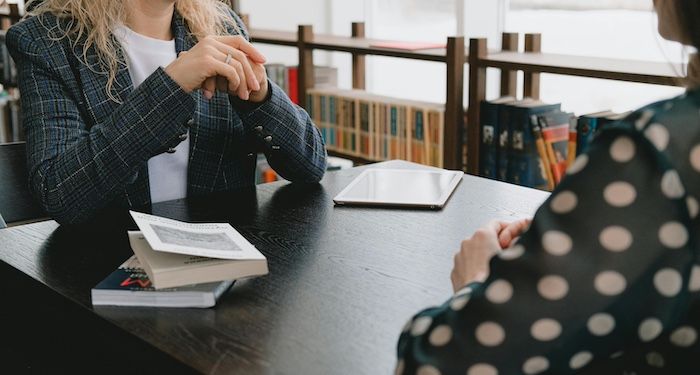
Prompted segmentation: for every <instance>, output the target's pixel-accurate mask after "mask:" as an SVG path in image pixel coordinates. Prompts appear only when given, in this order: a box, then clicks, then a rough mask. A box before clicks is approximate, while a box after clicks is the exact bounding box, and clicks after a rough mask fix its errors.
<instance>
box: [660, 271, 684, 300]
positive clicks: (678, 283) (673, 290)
mask: <svg viewBox="0 0 700 375" xmlns="http://www.w3.org/2000/svg"><path fill="white" fill-rule="evenodd" d="M654 286H655V287H656V290H657V291H658V292H659V293H660V294H661V295H662V296H664V297H674V296H676V295H678V293H680V291H681V288H683V277H682V276H681V274H680V272H678V271H676V270H674V269H672V268H664V269H662V270H659V271H658V272H656V274H655V275H654Z"/></svg>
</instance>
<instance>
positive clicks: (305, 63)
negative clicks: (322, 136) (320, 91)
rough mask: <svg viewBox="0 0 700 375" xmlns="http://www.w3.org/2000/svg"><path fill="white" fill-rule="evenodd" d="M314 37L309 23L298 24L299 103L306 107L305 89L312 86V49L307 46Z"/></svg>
mask: <svg viewBox="0 0 700 375" xmlns="http://www.w3.org/2000/svg"><path fill="white" fill-rule="evenodd" d="M313 38H314V29H313V26H311V25H301V26H299V33H298V42H297V47H298V48H299V76H298V81H299V88H298V93H299V105H300V106H301V107H302V108H306V91H307V90H308V89H310V88H313V87H314V51H313V50H312V49H311V48H309V47H308V46H307V43H309V42H311V41H312V40H313Z"/></svg>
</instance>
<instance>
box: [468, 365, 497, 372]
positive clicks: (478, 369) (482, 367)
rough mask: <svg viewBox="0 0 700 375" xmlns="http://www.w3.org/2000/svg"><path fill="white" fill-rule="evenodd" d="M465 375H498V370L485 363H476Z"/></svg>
mask: <svg viewBox="0 0 700 375" xmlns="http://www.w3.org/2000/svg"><path fill="white" fill-rule="evenodd" d="M467 375H498V370H496V368H495V367H493V366H491V365H489V364H487V363H477V364H475V365H474V366H472V367H470V368H469V370H467Z"/></svg>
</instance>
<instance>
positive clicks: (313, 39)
mask: <svg viewBox="0 0 700 375" xmlns="http://www.w3.org/2000/svg"><path fill="white" fill-rule="evenodd" d="M251 36H252V39H253V41H254V42H257V43H266V44H273V45H282V46H290V47H296V48H298V49H299V56H300V59H299V61H300V66H301V67H303V69H300V77H303V79H301V80H300V85H299V97H300V98H302V100H303V98H305V97H306V90H307V88H308V87H313V78H311V77H312V76H313V70H312V67H313V54H312V52H313V51H314V50H325V51H337V52H347V53H351V54H352V55H353V88H355V89H364V88H365V87H364V86H365V85H364V76H365V69H364V66H365V64H364V56H367V55H374V56H386V57H396V58H405V59H412V60H420V61H433V62H441V63H446V65H447V77H446V78H447V102H446V106H445V107H446V109H445V116H446V118H445V140H446V143H445V167H447V168H451V169H460V168H462V169H464V168H466V171H467V172H469V173H472V174H478V173H479V170H478V160H479V139H480V137H481V134H480V128H479V127H480V120H481V113H480V109H479V108H480V104H481V102H482V101H483V100H485V99H486V81H487V68H496V69H498V70H500V71H501V94H502V95H504V96H520V95H519V94H520V93H522V96H523V97H531V98H535V99H539V96H540V80H541V79H540V75H541V73H550V74H559V75H570V76H579V77H587V78H600V79H609V80H616V81H626V82H637V83H645V84H655V85H666V86H681V85H682V81H681V80H680V79H679V78H680V77H679V76H678V75H679V74H680V72H682V71H683V69H682V67H681V66H679V65H677V64H676V65H674V64H670V63H663V62H649V61H635V60H624V59H610V58H601V57H587V56H573V55H562V54H551V53H542V52H541V50H542V37H541V35H540V34H526V35H525V52H519V51H518V40H519V35H518V34H515V33H504V34H503V40H502V46H501V51H488V50H487V47H486V45H487V43H486V40H485V39H483V38H481V39H471V40H470V41H469V47H468V48H466V47H465V46H464V38H462V37H459V38H449V39H448V43H447V46H448V47H447V48H442V49H435V50H421V51H406V50H395V49H387V48H377V47H373V45H376V44H378V43H386V42H387V41H383V40H375V39H368V38H365V37H364V36H365V34H364V25H363V24H360V23H356V24H353V36H352V37H344V36H331V35H317V34H314V33H313V29H312V28H311V27H310V26H300V27H299V30H298V32H280V31H271V30H261V29H252V30H251ZM470 55H471V56H470ZM464 64H469V79H468V82H469V93H470V97H469V109H468V111H469V115H468V116H467V119H468V125H467V126H466V127H465V126H464V124H463V121H464V116H463V113H464V112H463V111H464V108H463V107H462V103H463V89H464V82H465V81H466V80H465V77H464V75H463V65H464ZM518 71H522V72H524V74H525V76H524V78H525V79H524V81H523V87H522V91H520V90H518V87H517V86H518V81H517V72H518ZM303 104H304V103H302V105H303ZM464 132H466V133H467V157H466V160H464V158H463V156H462V155H463V154H462V150H463V147H464V144H463V143H462V140H463V139H464V138H463V134H464ZM331 154H335V155H338V156H341V157H349V155H343V154H341V153H337V152H331ZM349 158H350V159H353V160H356V161H358V158H356V157H349ZM359 162H368V163H369V162H374V161H372V160H359Z"/></svg>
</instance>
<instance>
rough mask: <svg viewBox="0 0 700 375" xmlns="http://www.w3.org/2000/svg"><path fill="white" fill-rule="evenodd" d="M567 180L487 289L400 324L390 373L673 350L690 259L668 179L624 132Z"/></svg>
mask: <svg viewBox="0 0 700 375" xmlns="http://www.w3.org/2000/svg"><path fill="white" fill-rule="evenodd" d="M569 174H570V175H569V176H568V177H567V178H566V179H564V181H563V182H562V183H561V185H560V187H558V189H557V190H556V191H555V192H554V193H553V194H552V195H551V196H550V198H549V199H548V200H547V201H546V203H545V204H544V205H543V206H542V207H541V208H540V209H539V210H538V212H537V213H536V215H535V217H534V221H533V223H532V225H531V227H530V228H529V230H528V231H527V232H526V233H525V234H524V235H523V236H522V237H521V239H520V240H519V242H518V243H517V245H515V246H514V247H513V248H512V249H509V250H505V251H504V252H503V253H502V254H500V256H499V257H494V259H493V260H492V261H491V275H490V277H489V278H488V279H487V281H486V282H484V283H473V284H471V285H467V286H466V287H465V288H464V289H462V290H461V291H460V292H458V293H456V294H455V295H454V296H453V297H452V298H450V299H449V300H447V301H446V302H445V303H444V304H443V305H442V306H438V307H435V308H431V309H428V310H425V311H423V312H421V313H419V314H418V315H416V316H415V317H414V318H413V319H412V320H411V321H410V322H409V323H408V324H407V325H406V327H405V328H404V331H403V332H402V333H401V338H400V341H399V344H398V369H397V373H406V374H414V373H419V374H440V373H442V374H497V373H498V374H515V373H525V374H537V373H543V372H546V373H552V374H570V373H578V371H579V370H581V369H583V368H586V369H591V368H592V367H596V366H602V368H607V369H611V368H616V363H619V362H615V361H619V358H620V357H625V358H627V359H629V358H635V360H634V361H632V362H634V363H642V364H644V365H647V362H648V361H652V362H655V364H656V365H658V364H659V363H661V364H663V358H669V357H670V354H671V353H673V351H678V350H683V348H681V347H678V346H673V345H672V344H671V341H673V339H671V340H669V333H670V332H671V331H672V330H673V329H674V327H675V326H676V325H678V324H679V321H681V320H682V319H683V311H684V306H686V305H685V304H686V302H687V301H688V299H689V293H690V292H689V291H688V289H687V288H686V287H685V286H686V285H688V280H689V278H690V274H691V267H692V265H693V264H694V262H695V259H694V254H693V250H692V248H691V245H690V242H691V241H690V240H689V233H690V232H689V231H690V230H691V229H690V228H689V224H688V223H689V222H690V220H689V219H688V216H689V214H688V212H689V211H688V209H687V207H688V206H687V205H686V204H685V193H684V187H683V184H682V182H681V180H680V178H679V177H678V173H677V172H676V171H675V170H674V169H673V168H670V167H669V166H665V165H662V163H660V162H659V159H658V152H657V151H656V150H655V149H654V146H653V145H652V144H651V143H650V142H649V141H648V140H647V139H645V136H644V135H643V134H642V133H641V132H638V131H634V130H633V129H628V130H613V131H606V132H605V133H603V135H602V136H601V137H599V139H598V140H597V141H596V142H595V143H594V145H593V146H592V149H591V152H590V153H589V154H588V155H583V156H581V157H580V158H579V159H578V160H577V161H576V163H575V164H573V165H572V167H571V168H570V172H569ZM695 214H697V212H696V213H695ZM651 345H654V346H653V347H652V346H651ZM623 350H624V353H622V351H623ZM665 350H667V351H665ZM649 353H652V354H653V355H651V357H649V356H650V354H649ZM667 355H669V357H666V356H667ZM637 357H639V360H637ZM666 362H667V363H666V365H667V366H668V365H669V364H668V361H666ZM628 363H629V362H628ZM650 363H651V362H650ZM655 364H654V363H651V365H652V366H653V365H655ZM629 370H632V371H634V370H635V369H629ZM636 370H637V371H639V373H646V371H647V370H648V369H645V368H642V369H636ZM618 373H622V371H619V372H618Z"/></svg>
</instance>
